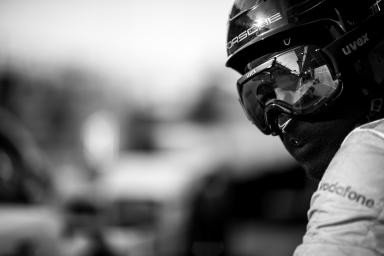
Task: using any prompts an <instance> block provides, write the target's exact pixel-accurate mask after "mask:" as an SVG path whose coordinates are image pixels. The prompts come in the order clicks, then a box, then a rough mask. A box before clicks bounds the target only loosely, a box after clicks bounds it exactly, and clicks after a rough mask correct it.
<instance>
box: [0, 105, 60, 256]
mask: <svg viewBox="0 0 384 256" xmlns="http://www.w3.org/2000/svg"><path fill="white" fill-rule="evenodd" d="M40 153H41V152H40V150H39V148H38V147H37V145H36V143H35V141H34V138H33V136H32V135H31V134H30V133H29V132H28V130H27V129H26V128H25V127H24V126H23V125H22V124H21V123H20V122H19V121H18V120H17V118H15V117H14V116H13V115H11V114H10V113H8V112H6V111H4V110H0V255H39V256H44V255H47V256H48V255H49V256H51V255H62V254H61V249H60V241H59V240H60V235H61V227H62V222H61V217H60V214H59V213H58V211H57V210H56V209H55V207H54V206H53V204H52V202H53V200H52V199H53V198H54V196H55V193H54V190H53V188H52V183H51V179H50V176H49V173H48V169H47V168H46V167H47V166H46V165H45V163H44V160H43V158H42V154H40Z"/></svg>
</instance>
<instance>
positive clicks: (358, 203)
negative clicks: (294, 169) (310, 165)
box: [294, 119, 384, 256]
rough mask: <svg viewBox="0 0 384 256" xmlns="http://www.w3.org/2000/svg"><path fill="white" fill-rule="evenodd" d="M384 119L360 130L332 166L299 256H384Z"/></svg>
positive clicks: (319, 190)
mask: <svg viewBox="0 0 384 256" xmlns="http://www.w3.org/2000/svg"><path fill="white" fill-rule="evenodd" d="M383 208H384V119H381V120H377V121H374V122H371V123H368V124H365V125H362V126H360V127H358V128H355V129H354V130H353V131H352V132H351V133H350V134H349V135H348V136H347V137H346V138H345V140H344V141H343V143H342V145H341V147H340V149H339V150H338V152H337V153H336V155H335V157H334V158H333V159H332V161H331V163H330V164H329V166H328V168H327V170H326V172H325V173H324V175H323V178H322V179H321V181H320V183H319V185H318V188H317V191H316V192H315V193H314V194H313V196H312V199H311V204H310V209H309V211H308V220H309V222H308V225H307V231H306V234H305V236H304V238H303V242H302V244H301V245H299V246H298V247H297V248H296V250H295V253H294V256H304V255H305V256H311V255H314V256H321V255H324V256H325V255H326V256H329V255H332V256H339V255H348V256H357V255H358V256H373V255H375V256H376V255H384V212H383Z"/></svg>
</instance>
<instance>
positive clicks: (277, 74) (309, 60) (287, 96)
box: [237, 45, 341, 135]
mask: <svg viewBox="0 0 384 256" xmlns="http://www.w3.org/2000/svg"><path fill="white" fill-rule="evenodd" d="M261 59H263V61H262V63H260V62H261V61H259V60H260V58H259V59H258V63H256V64H254V63H253V62H251V63H250V64H248V68H250V71H249V72H247V73H246V74H245V75H244V76H242V77H241V78H240V79H239V80H238V83H237V89H238V93H239V96H240V103H241V105H242V106H243V109H244V111H245V113H246V115H247V117H248V119H250V120H251V121H252V122H253V123H254V124H255V125H256V126H257V127H258V128H259V129H260V130H261V131H262V132H264V133H266V134H271V133H272V134H273V135H276V134H277V133H278V132H279V129H278V126H277V123H276V115H278V114H280V113H285V114H288V115H291V116H295V115H296V116H297V115H307V114H312V113H315V112H317V111H318V110H319V109H321V107H322V106H325V105H326V104H327V103H328V102H330V101H331V100H332V99H334V98H336V95H338V94H339V93H340V91H341V83H340V81H339V79H338V78H337V75H336V73H335V71H334V70H335V69H334V68H333V66H332V63H331V62H329V61H327V60H328V59H329V58H328V57H327V56H326V55H325V53H324V52H322V50H321V49H320V48H319V47H317V46H315V45H301V46H297V47H294V48H291V49H289V50H286V51H283V52H279V53H276V54H274V55H272V56H268V57H263V58H261Z"/></svg>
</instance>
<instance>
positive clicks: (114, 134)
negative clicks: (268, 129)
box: [83, 111, 120, 166]
mask: <svg viewBox="0 0 384 256" xmlns="http://www.w3.org/2000/svg"><path fill="white" fill-rule="evenodd" d="M119 140H120V132H119V126H118V122H117V120H116V119H115V118H114V116H113V115H112V114H111V113H108V112H107V111H99V112H95V113H93V114H92V115H91V116H90V117H89V118H88V119H87V120H86V122H85V123H84V126H83V145H84V154H85V157H86V159H87V160H88V162H89V163H90V164H92V165H94V166H100V165H104V164H106V163H108V162H110V161H111V160H113V159H115V157H116V156H117V154H118V151H119Z"/></svg>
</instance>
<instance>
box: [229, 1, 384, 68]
mask: <svg viewBox="0 0 384 256" xmlns="http://www.w3.org/2000/svg"><path fill="white" fill-rule="evenodd" d="M379 2H380V0H379V1H376V0H366V1H353V2H351V1H348V0H236V1H235V3H234V5H233V7H232V11H231V12H230V16H229V21H228V33H227V55H228V60H227V63H226V65H227V66H228V67H231V68H233V69H235V70H237V71H239V72H242V71H243V70H242V69H243V66H244V64H245V63H247V62H246V61H247V60H249V59H247V57H248V54H247V53H248V52H249V51H252V52H253V54H252V58H254V57H255V54H259V55H260V56H261V55H262V53H263V52H264V51H266V52H267V51H268V49H271V47H273V49H276V48H278V47H279V46H278V45H276V44H275V42H276V41H277V39H281V40H289V37H288V36H290V35H292V34H296V35H297V34H300V33H301V36H303V35H307V36H309V35H310V36H311V37H312V36H314V37H322V36H324V35H321V33H318V32H321V31H327V33H325V35H329V32H330V31H331V32H332V33H334V35H333V36H334V37H338V36H340V33H341V34H342V33H344V32H346V31H348V30H350V29H352V28H353V27H354V26H356V24H359V23H360V22H361V21H363V20H364V19H366V18H367V16H369V15H370V13H372V8H373V7H374V6H375V3H376V5H377V6H378V3H379ZM313 39H314V40H317V41H318V39H319V38H313ZM296 40H300V39H298V38H297V39H296ZM307 40H308V38H307ZM282 42H283V41H282ZM283 43H284V42H283ZM285 43H288V41H285ZM255 51H256V52H257V53H255Z"/></svg>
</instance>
